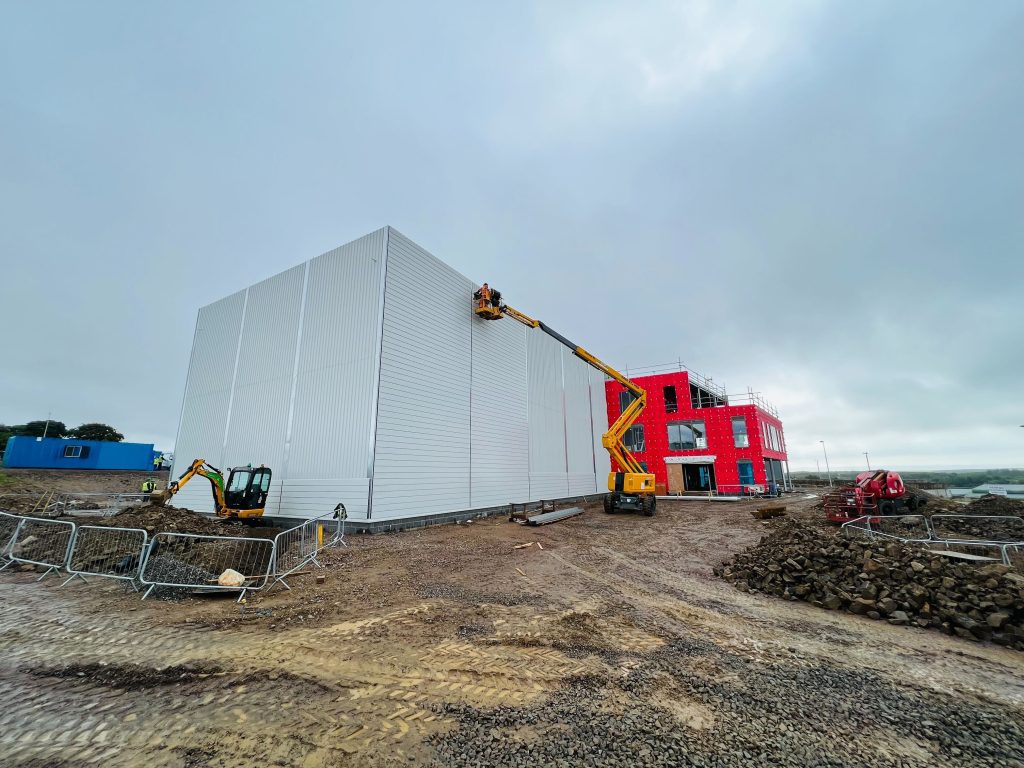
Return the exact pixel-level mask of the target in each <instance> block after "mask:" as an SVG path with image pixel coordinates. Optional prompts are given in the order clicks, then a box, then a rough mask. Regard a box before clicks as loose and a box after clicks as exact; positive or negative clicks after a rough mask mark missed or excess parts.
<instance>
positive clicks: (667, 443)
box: [605, 366, 789, 494]
mask: <svg viewBox="0 0 1024 768" xmlns="http://www.w3.org/2000/svg"><path fill="white" fill-rule="evenodd" d="M655 371H656V372H654V373H651V374H648V375H639V376H638V375H630V379H632V380H633V381H635V382H636V383H637V384H639V385H640V386H641V387H643V388H644V389H645V390H647V407H646V408H645V409H644V411H643V413H641V414H640V418H639V419H638V420H637V422H636V424H634V425H633V426H632V427H630V429H629V431H628V432H627V433H626V437H625V440H624V441H623V442H624V443H625V446H626V448H627V449H629V450H630V451H631V452H632V453H633V454H634V455H635V456H636V457H637V460H638V461H640V462H641V463H642V464H643V465H644V466H645V467H646V469H647V471H648V472H653V473H654V476H655V477H656V478H657V484H658V493H659V494H664V493H669V494H676V493H683V492H700V493H708V492H715V493H720V494H740V493H750V492H753V491H765V492H767V491H770V490H772V486H773V484H774V485H775V486H777V487H778V488H780V489H784V488H786V487H788V474H789V473H788V468H789V467H788V463H787V457H786V442H785V438H784V436H783V433H782V422H781V421H779V415H778V412H777V411H776V410H775V409H774V408H773V407H772V406H771V405H769V404H768V403H767V402H765V401H764V400H762V399H761V398H760V397H759V396H758V395H757V394H755V393H753V392H748V393H746V394H744V395H741V396H730V395H727V394H726V393H725V390H724V389H722V388H721V387H719V386H717V385H715V384H714V383H713V382H712V381H711V380H709V379H706V378H704V377H703V376H701V375H699V374H697V373H694V372H693V371H688V370H686V369H685V368H683V367H682V366H679V367H678V368H674V369H672V370H671V371H667V372H660V371H658V370H657V369H655ZM605 395H606V402H607V406H608V423H609V424H611V423H612V422H613V421H614V420H615V419H617V418H618V417H619V414H620V413H621V412H622V409H623V408H625V407H626V406H627V405H628V404H629V403H630V401H631V400H632V398H633V395H632V393H630V392H629V391H627V390H626V389H625V388H624V387H623V386H622V385H621V384H619V383H618V382H615V381H607V382H606V383H605ZM783 470H786V471H783Z"/></svg>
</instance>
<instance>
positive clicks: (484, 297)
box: [473, 283, 491, 309]
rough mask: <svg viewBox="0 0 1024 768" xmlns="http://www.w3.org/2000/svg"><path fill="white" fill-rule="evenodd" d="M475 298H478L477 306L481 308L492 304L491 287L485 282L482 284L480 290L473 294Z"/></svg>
mask: <svg viewBox="0 0 1024 768" xmlns="http://www.w3.org/2000/svg"><path fill="white" fill-rule="evenodd" d="M473 298H474V299H476V300H477V306H478V307H479V308H480V309H483V308H484V307H489V306H491V287H490V286H489V285H488V284H487V283H484V284H483V285H481V286H480V290H479V291H477V292H476V293H474V294H473Z"/></svg>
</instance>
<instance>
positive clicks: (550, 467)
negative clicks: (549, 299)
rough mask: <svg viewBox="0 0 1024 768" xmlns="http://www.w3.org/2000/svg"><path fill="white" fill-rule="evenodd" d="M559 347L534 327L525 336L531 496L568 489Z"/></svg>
mask: <svg viewBox="0 0 1024 768" xmlns="http://www.w3.org/2000/svg"><path fill="white" fill-rule="evenodd" d="M562 349H564V346H563V345H562V344H560V343H558V342H557V341H555V340H554V339H553V338H551V337H550V336H548V335H547V334H545V333H543V332H541V331H538V330H536V329H535V330H533V331H531V332H530V333H528V334H527V336H526V358H527V374H528V378H529V387H530V394H529V423H530V497H531V499H552V498H559V497H562V496H567V495H568V493H569V481H568V476H567V473H566V455H565V407H564V402H563V392H562Z"/></svg>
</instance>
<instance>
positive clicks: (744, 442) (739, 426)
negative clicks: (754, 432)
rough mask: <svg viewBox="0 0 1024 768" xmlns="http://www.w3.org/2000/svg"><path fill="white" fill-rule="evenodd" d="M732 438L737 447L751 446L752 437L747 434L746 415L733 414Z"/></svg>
mask: <svg viewBox="0 0 1024 768" xmlns="http://www.w3.org/2000/svg"><path fill="white" fill-rule="evenodd" d="M732 440H733V443H734V444H735V446H736V447H737V448H749V447H750V438H749V437H748V436H747V419H746V417H745V416H733V418H732Z"/></svg>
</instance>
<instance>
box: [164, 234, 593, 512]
mask: <svg viewBox="0 0 1024 768" xmlns="http://www.w3.org/2000/svg"><path fill="white" fill-rule="evenodd" d="M475 287H476V286H475V285H474V284H473V283H472V282H471V281H470V280H468V279H467V278H465V277H463V276H462V275H460V274H458V273H457V272H455V271H454V270H453V269H451V268H450V267H448V266H447V265H445V264H444V263H443V262H441V261H439V260H437V259H436V258H434V257H433V256H431V255H430V254H429V253H428V252H427V251H425V250H424V249H422V248H420V247H419V246H417V245H416V244H415V243H413V242H412V241H410V240H408V238H405V237H404V236H402V235H401V234H400V233H398V232H396V231H395V230H393V229H391V228H388V227H385V228H384V229H382V230H379V231H377V232H374V233H371V234H370V235H367V236H366V237H363V238H361V239H359V240H357V241H354V242H352V243H349V244H348V245H345V246H342V247H340V248H337V249H335V250H333V251H330V252H328V253H326V254H324V255H322V256H320V257H318V258H316V259H313V260H312V261H310V262H308V263H307V264H303V265H300V266H298V267H296V268H294V269H291V270H288V271H287V272H284V273H282V274H280V275H277V276H276V277H273V278H270V279H269V280H265V281H263V282H262V283H258V284H257V285H254V286H252V287H251V288H249V289H247V291H243V292H240V293H237V294H234V295H233V296H229V297H228V298H226V299H223V300H222V301H220V302H216V303H214V304H211V305H210V306H209V307H204V308H203V309H202V310H201V311H200V314H199V321H198V323H197V329H196V341H195V344H194V346H193V354H192V363H191V365H190V373H189V379H188V385H187V388H186V396H185V402H184V405H183V409H182V420H181V426H180V429H179V435H178V441H177V444H176V446H175V455H176V457H177V459H178V463H179V467H180V466H181V465H183V464H184V463H185V462H188V461H191V460H192V459H193V458H195V457H197V456H202V457H204V458H207V459H209V460H210V461H211V462H213V463H216V464H217V465H218V466H221V467H226V466H230V465H232V464H236V465H237V464H247V463H249V462H252V463H265V464H267V465H268V466H270V467H271V468H272V469H273V470H274V484H273V486H272V487H271V492H270V499H269V501H268V507H267V509H268V512H269V513H271V514H279V515H282V516H292V517H308V516H310V515H313V514H318V513H321V512H325V511H329V510H330V509H331V508H333V506H334V505H335V504H336V503H337V502H339V501H341V502H344V503H345V505H346V507H347V508H348V511H349V514H350V516H351V517H353V518H355V519H363V518H365V517H367V516H370V517H371V519H373V520H383V519H394V518H404V517H416V516H422V515H428V514H438V513H443V512H452V511H460V510H465V509H471V508H480V507H487V506H494V505H498V504H504V503H507V502H509V501H525V500H528V499H532V500H536V499H541V498H558V497H562V496H566V495H569V494H570V493H573V494H575V493H592V492H593V491H594V489H595V486H596V487H597V488H598V489H599V490H601V489H603V485H604V476H605V474H606V471H607V465H608V463H607V458H606V457H605V453H604V450H603V448H600V433H601V432H602V431H603V428H604V425H605V421H604V419H605V415H604V414H605V410H604V409H603V407H602V406H603V392H604V389H603V383H602V382H601V381H600V376H599V375H598V374H596V373H595V374H593V375H592V374H591V373H588V372H587V366H586V365H585V364H584V363H583V362H582V361H579V360H577V359H576V358H574V357H572V356H571V355H570V354H569V353H568V351H567V350H566V351H565V352H563V347H562V345H560V344H559V343H558V342H556V341H555V340H554V339H551V338H550V337H548V336H546V335H545V334H543V333H542V332H540V331H537V330H531V329H527V328H524V327H522V326H520V325H518V324H516V323H514V322H513V321H511V320H509V319H505V320H501V321H498V322H491V323H487V322H484V321H480V320H477V319H476V318H474V317H473V315H472V312H471V311H470V307H471V296H472V292H473V290H474V289H475ZM563 358H564V359H563ZM563 369H564V370H563ZM595 376H596V377H597V378H595ZM567 421H568V422H569V433H570V434H569V439H568V441H567V439H566V422H567ZM599 422H600V424H599ZM594 445H596V446H597V451H598V453H597V454H596V455H595V452H594V448H593V446H594ZM595 464H596V465H597V467H598V474H597V478H596V479H595V477H594V466H595ZM179 467H176V468H175V469H176V470H177V471H180V469H179ZM371 493H372V500H370V499H369V496H370V494H371ZM370 501H372V503H368V502H370ZM176 502H177V504H178V506H188V507H191V508H193V509H197V510H200V511H212V502H211V500H210V491H209V487H208V484H206V483H201V484H200V483H192V484H190V485H189V486H187V487H186V489H185V490H184V491H183V492H182V493H181V494H179V495H178V496H177V497H176Z"/></svg>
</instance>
